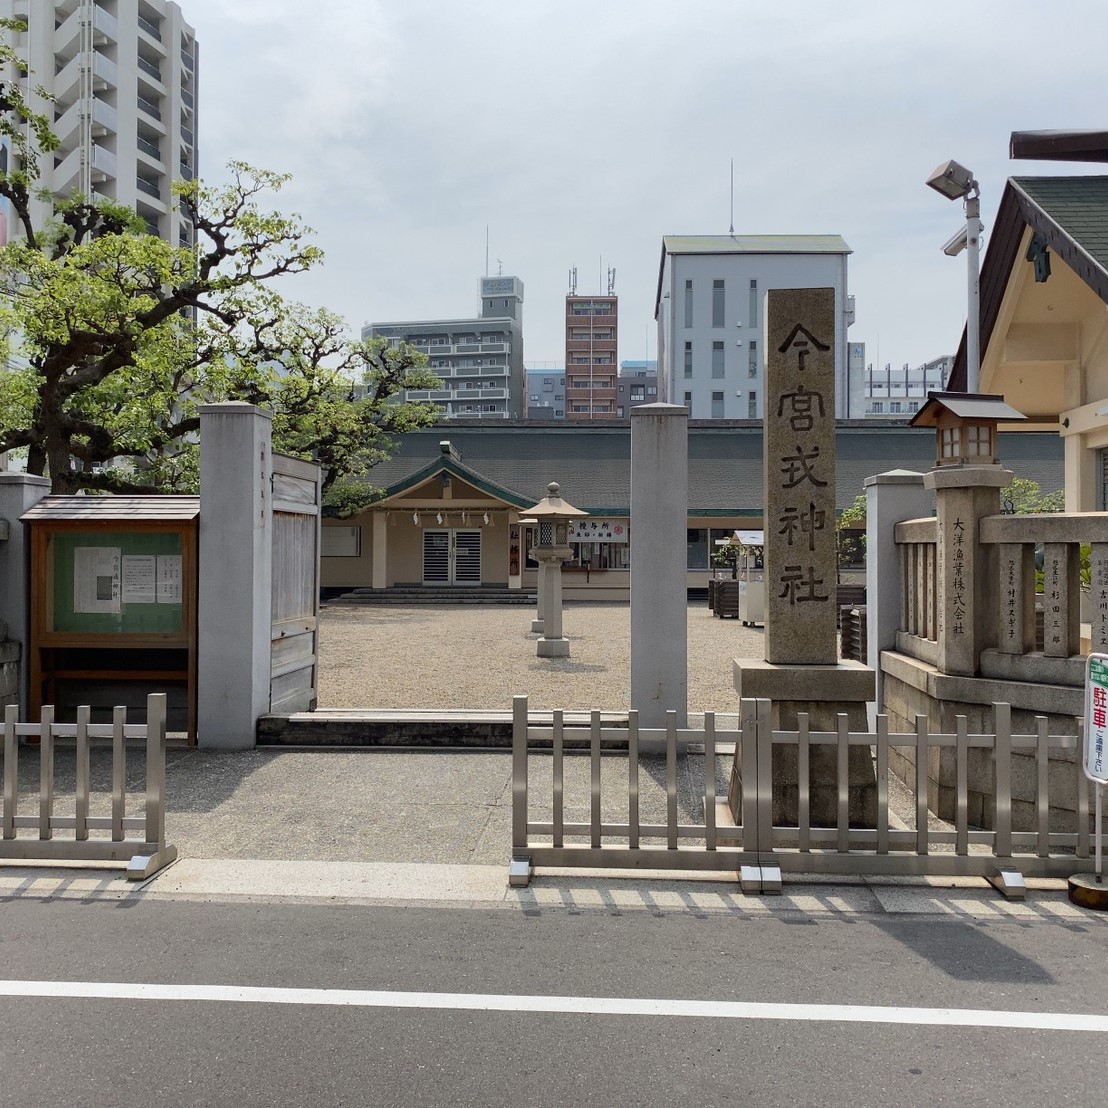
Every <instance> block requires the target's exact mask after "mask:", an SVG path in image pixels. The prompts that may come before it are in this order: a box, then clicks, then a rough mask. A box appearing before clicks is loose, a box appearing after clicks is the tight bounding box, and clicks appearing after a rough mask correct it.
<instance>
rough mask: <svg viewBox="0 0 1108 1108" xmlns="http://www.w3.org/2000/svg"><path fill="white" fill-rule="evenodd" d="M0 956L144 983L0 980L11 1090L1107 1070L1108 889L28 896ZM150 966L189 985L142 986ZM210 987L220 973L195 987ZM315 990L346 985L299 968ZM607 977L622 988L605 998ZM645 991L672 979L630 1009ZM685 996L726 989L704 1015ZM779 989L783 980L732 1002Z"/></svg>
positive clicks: (874, 1077) (738, 1080) (678, 1093)
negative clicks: (803, 903)
mask: <svg viewBox="0 0 1108 1108" xmlns="http://www.w3.org/2000/svg"><path fill="white" fill-rule="evenodd" d="M647 904H648V905H649V901H648V900H647ZM0 978H3V979H4V980H3V981H0V993H2V992H4V991H7V992H11V991H12V984H11V983H12V982H13V981H18V982H44V981H45V982H61V983H66V984H63V985H59V986H56V987H57V988H58V989H59V991H60V992H62V993H63V994H65V993H68V992H72V991H74V986H73V985H72V983H74V982H114V983H119V985H120V986H121V988H120V990H119V991H120V992H121V993H123V994H124V995H123V996H121V997H120V998H115V999H103V998H94V999H88V998H79V997H73V996H68V995H61V996H56V997H43V996H34V995H31V996H13V995H0V1025H2V1027H3V1031H2V1033H0V1103H2V1104H18V1105H36V1106H37V1105H55V1104H97V1105H114V1104H120V1105H138V1104H159V1105H178V1104H181V1105H184V1104H188V1105H201V1104H234V1105H236V1106H246V1105H254V1104H267V1105H272V1104H313V1105H325V1104H351V1105H360V1104H390V1105H391V1104H405V1105H406V1104H412V1105H415V1104H421V1105H422V1104H482V1105H485V1104H487V1105H497V1104H520V1105H576V1104H617V1103H630V1104H675V1103H697V1104H704V1105H715V1104H747V1103H749V1104H757V1105H759V1106H765V1105H777V1104H781V1105H785V1104H787V1105H805V1104H811V1105H837V1104H850V1105H901V1104H905V1105H907V1104H912V1105H915V1104H921V1105H922V1104H928V1105H936V1104H984V1103H988V1104H990V1105H998V1104H1019V1105H1039V1104H1042V1105H1046V1104H1050V1105H1061V1104H1080V1105H1092V1104H1102V1103H1104V1097H1105V1092H1104V1089H1105V1084H1104V1070H1103V1064H1102V1060H1103V1057H1104V1054H1105V1046H1106V1044H1108V1020H1105V1019H1104V1018H1103V1017H1104V1016H1105V1015H1106V1014H1108V921H1103V920H1102V919H1101V918H1100V917H1095V916H1088V917H1086V918H1084V919H1082V920H1080V921H1077V922H1067V923H1062V922H1058V923H1055V922H1051V921H1050V920H1049V918H1047V917H1037V918H1036V919H1035V920H1034V921H1033V922H1028V921H1027V920H1019V921H1015V920H989V921H984V920H977V921H975V920H972V919H967V918H964V917H963V918H954V919H943V918H936V917H934V916H930V917H927V918H918V917H908V916H906V917H890V916H887V915H883V916H876V915H864V914H858V915H851V916H842V917H827V916H820V917H813V916H793V917H789V918H781V917H764V918H736V917H735V916H734V915H732V914H727V913H710V912H707V913H702V914H699V915H698V914H696V913H691V912H688V911H685V912H674V913H667V912H665V911H661V910H651V909H650V908H649V906H648V907H647V908H644V909H638V910H632V911H620V910H618V909H615V908H608V909H606V910H605V909H597V910H586V911H580V910H575V909H572V908H568V909H567V908H545V907H544V908H538V907H534V908H530V909H526V908H520V909H511V910H505V909H503V908H501V909H476V908H461V907H436V908H419V907H396V906H386V905H381V906H371V907H367V906H357V905H351V904H335V905H319V904H290V903H287V902H284V903H275V902H266V901H254V902H238V903H233V902H227V901H223V902H214V901H213V902H209V903H198V902H190V901H154V900H124V901H118V902H106V901H101V902H86V903H82V902H80V901H72V900H61V899H48V900H41V901H40V900H30V899H25V898H24V899H12V900H9V901H7V902H6V903H3V904H0ZM136 983H138V984H142V983H146V984H158V985H162V986H166V988H163V989H161V990H160V992H159V997H160V998H159V999H143V998H140V997H139V996H137V995H136V993H137V990H135V989H134V988H133V987H130V986H133V985H135V984H136ZM173 986H177V987H179V988H176V989H175V988H172V987H173ZM191 986H222V987H225V988H224V989H223V990H222V991H219V990H217V991H215V992H212V993H211V994H210V996H209V998H208V999H191V998H190V997H189V994H188V989H187V988H186V987H191ZM228 987H230V988H228ZM233 987H251V988H258V987H268V988H271V989H279V990H284V991H282V992H280V993H276V994H257V993H255V994H243V993H241V992H236V991H235V988H233ZM26 988H27V989H28V991H30V992H32V993H33V992H35V991H36V990H37V991H44V990H45V988H46V987H45V986H42V985H32V986H28V987H26ZM306 989H327V990H340V992H338V993H330V994H327V995H326V996H323V995H322V994H310V995H308V996H305V995H304V994H303V993H300V992H297V990H306ZM356 990H372V991H373V993H372V995H369V996H365V995H362V994H360V993H358V992H355V991H356ZM383 991H384V992H383ZM444 994H450V995H444ZM205 995H207V994H205ZM533 998H545V999H539V1000H535V999H533ZM549 998H579V999H578V1000H575V1001H573V1002H565V1001H551V1000H550V999H549ZM596 998H616V999H617V1000H621V1001H623V1002H624V1003H622V1005H621V1004H617V1005H615V1008H616V1010H615V1011H612V1010H605V1006H604V1005H603V1004H602V1003H600V1002H598V1001H597V999H596ZM635 998H639V999H649V1000H655V1001H658V1002H660V1003H658V1004H656V1005H646V1006H640V1007H642V1009H643V1010H642V1011H634V1012H630V1013H629V1012H627V1011H625V1010H620V1009H621V1008H622V1009H626V1008H628V1007H632V1008H633V1007H634V1005H630V1004H629V1003H626V1002H628V1001H631V1000H634V999H635ZM251 1001H254V1002H251ZM668 1001H704V1002H709V1003H708V1004H707V1005H706V1006H705V1007H704V1008H703V1009H702V1014H700V1015H697V1016H692V1015H689V1014H683V1012H684V1010H682V1009H680V1008H675V1007H674V1006H672V1005H671V1006H668V1007H667V1004H666V1003H665V1002H668ZM767 1003H773V1004H782V1005H785V1006H786V1007H784V1008H782V1009H777V1010H773V1011H772V1012H767V1011H766V1010H764V1009H757V1008H741V1007H734V1006H736V1005H743V1004H746V1005H757V1004H767ZM436 1005H437V1007H436ZM489 1005H499V1006H501V1007H502V1008H503V1009H504V1010H492V1011H489V1010H483V1007H486V1006H489ZM729 1005H730V1006H732V1007H728V1006H729ZM815 1005H829V1006H835V1007H831V1008H814V1007H812V1006H815ZM857 1006H880V1007H881V1008H883V1009H888V1011H887V1012H879V1013H867V1012H865V1011H864V1010H863V1009H859V1008H858V1007H857ZM558 1007H562V1008H566V1007H569V1008H576V1009H578V1010H574V1011H552V1010H550V1009H551V1008H558ZM906 1007H907V1008H910V1009H925V1010H927V1013H925V1014H924V1016H925V1018H926V1019H927V1020H929V1021H933V1022H932V1023H925V1022H923V1018H924V1017H921V1016H920V1014H919V1013H918V1012H912V1011H909V1012H907V1013H905V1012H904V1011H903V1009H904V1008H906ZM655 1009H657V1013H656V1014H655ZM946 1009H956V1010H964V1009H973V1010H978V1011H977V1012H976V1013H971V1014H966V1013H962V1014H961V1015H958V1014H956V1015H955V1016H954V1017H953V1018H954V1019H960V1020H962V1022H963V1024H964V1025H959V1024H951V1023H950V1022H949V1020H950V1019H951V1018H952V1017H951V1016H950V1015H949V1014H948V1013H946V1012H945V1011H942V1010H946ZM935 1010H939V1011H935ZM1012 1012H1016V1013H1029V1014H1030V1015H1027V1016H1024V1017H1021V1018H1022V1019H1024V1021H1025V1022H1027V1023H1029V1024H1031V1026H1029V1027H1019V1028H1012V1027H997V1026H988V1024H990V1023H993V1022H997V1020H996V1018H995V1016H994V1015H991V1014H995V1013H1012ZM1044 1013H1091V1014H1094V1015H1098V1016H1100V1017H1102V1018H1101V1019H1100V1021H1099V1023H1098V1025H1097V1027H1096V1028H1095V1029H1093V1030H1049V1029H1045V1027H1046V1026H1050V1025H1052V1020H1053V1017H1049V1016H1044V1015H1043V1014H1044ZM767 1015H768V1016H770V1017H771V1018H766V1016H767ZM859 1018H865V1019H868V1020H872V1022H853V1021H854V1020H856V1019H859ZM896 1020H900V1021H902V1022H894V1021H896ZM1001 1022H1003V1021H1001Z"/></svg>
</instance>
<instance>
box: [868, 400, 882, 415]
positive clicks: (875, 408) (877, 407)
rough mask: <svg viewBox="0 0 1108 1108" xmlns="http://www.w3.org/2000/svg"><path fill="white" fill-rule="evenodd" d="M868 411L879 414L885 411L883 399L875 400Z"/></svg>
mask: <svg viewBox="0 0 1108 1108" xmlns="http://www.w3.org/2000/svg"><path fill="white" fill-rule="evenodd" d="M870 411H871V412H873V414H874V415H881V414H882V413H883V412H884V411H885V401H884V400H875V401H874V402H873V403H872V404H871V405H870Z"/></svg>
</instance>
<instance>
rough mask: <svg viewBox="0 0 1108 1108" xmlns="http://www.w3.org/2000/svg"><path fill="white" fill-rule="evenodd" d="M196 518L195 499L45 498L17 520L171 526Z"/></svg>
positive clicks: (154, 497) (187, 497)
mask: <svg viewBox="0 0 1108 1108" xmlns="http://www.w3.org/2000/svg"><path fill="white" fill-rule="evenodd" d="M199 515H200V497H199V496H45V497H43V498H42V500H40V501H39V502H38V503H37V504H36V505H35V506H34V507H33V508H31V509H30V510H28V511H27V512H24V514H23V515H22V517H21V518H22V519H23V520H25V521H29V522H31V523H39V522H42V521H44V520H51V521H54V522H62V521H66V522H72V521H77V522H81V523H174V522H182V521H187V520H193V519H196V518H197V517H198V516H199Z"/></svg>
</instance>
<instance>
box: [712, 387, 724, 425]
mask: <svg viewBox="0 0 1108 1108" xmlns="http://www.w3.org/2000/svg"><path fill="white" fill-rule="evenodd" d="M712 419H723V393H722V392H713V393H712Z"/></svg>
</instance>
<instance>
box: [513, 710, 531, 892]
mask: <svg viewBox="0 0 1108 1108" xmlns="http://www.w3.org/2000/svg"><path fill="white" fill-rule="evenodd" d="M532 872H533V869H532V866H531V859H530V857H529V856H528V854H527V697H526V696H513V697H512V858H511V861H510V862H509V864H508V885H509V886H510V887H512V888H518V887H525V886H527V885H529V884H530V883H531V874H532Z"/></svg>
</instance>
